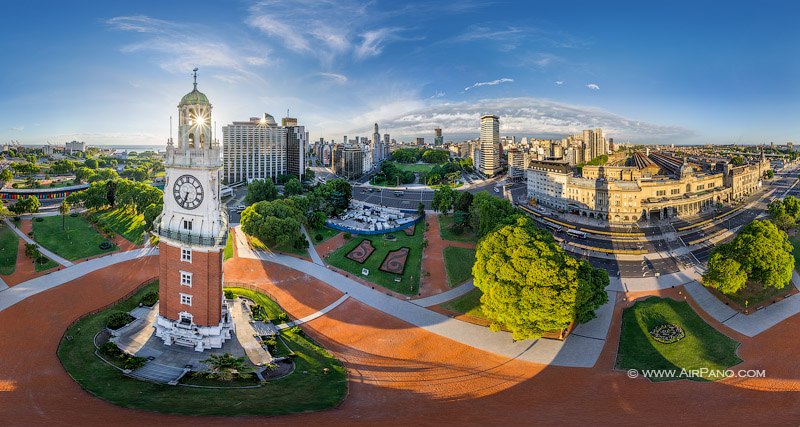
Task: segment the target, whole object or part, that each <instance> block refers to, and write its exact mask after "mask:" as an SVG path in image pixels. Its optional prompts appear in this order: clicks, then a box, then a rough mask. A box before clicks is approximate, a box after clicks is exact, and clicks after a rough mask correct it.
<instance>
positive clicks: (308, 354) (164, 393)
mask: <svg viewBox="0 0 800 427" xmlns="http://www.w3.org/2000/svg"><path fill="white" fill-rule="evenodd" d="M157 288H158V284H157V283H153V284H150V285H146V286H144V287H143V288H142V289H141V290H139V291H138V292H137V293H136V294H135V295H134V296H133V297H131V298H130V299H128V300H125V301H122V302H120V303H118V304H117V305H116V306H114V307H111V308H109V309H106V310H103V311H101V312H99V313H97V314H93V315H90V316H87V317H84V318H83V319H81V320H80V321H78V322H77V323H75V324H74V325H72V326H71V327H70V328H69V329H67V331H66V333H65V336H66V335H68V336H71V337H72V340H70V341H68V340H66V339H62V340H61V343H60V345H59V347H58V357H59V360H60V361H61V363H62V365H63V366H64V368H65V369H66V370H67V372H69V373H70V375H71V376H72V377H73V378H74V379H75V380H76V381H77V382H78V383H79V384H80V386H81V387H83V388H84V389H85V390H87V391H88V392H89V393H92V394H93V395H95V396H97V397H99V398H101V399H103V400H106V401H108V402H111V403H113V404H116V405H119V406H123V407H127V408H133V409H138V410H144V411H155V412H163V413H171V414H180V415H192V416H275V415H283V414H290V413H297V412H307V411H319V410H323V409H328V408H333V407H335V406H337V405H339V403H341V402H342V400H343V399H344V398H345V397H346V395H347V373H346V371H345V369H344V367H343V366H342V364H341V362H339V361H338V360H336V358H334V357H333V356H331V355H330V354H329V353H328V352H327V351H325V349H323V348H321V347H319V346H318V345H316V344H315V343H314V342H313V341H312V340H310V339H308V338H305V337H303V336H301V335H298V334H294V333H291V332H289V333H285V334H283V338H284V340H285V341H286V343H287V344H288V345H289V346H290V347H291V348H292V350H294V352H295V353H297V356H296V357H295V359H294V361H295V364H296V369H295V371H294V373H292V374H291V375H289V376H287V377H285V378H282V379H279V380H275V381H270V382H268V383H267V384H265V385H264V386H263V387H260V388H253V389H202V388H194V387H182V386H169V385H160V384H151V383H148V382H144V381H138V380H135V379H132V378H128V377H126V376H124V375H122V373H121V372H120V371H119V370H117V369H115V368H113V367H111V366H109V365H107V364H105V363H104V362H103V361H101V360H100V359H99V358H97V357H96V356H95V355H94V349H95V348H94V344H93V342H92V341H93V337H94V335H95V334H96V333H97V332H98V331H100V330H101V329H103V328H104V326H105V321H106V319H107V317H108V316H109V315H110V313H111V312H113V311H117V310H121V311H129V310H131V309H133V308H134V307H136V306H137V305H138V302H139V300H140V299H141V297H142V296H143V295H144V294H145V293H147V292H149V291H151V290H155V289H157ZM324 368H328V369H329V370H330V372H329V373H328V374H327V375H326V374H325V373H324V372H323V369H324ZM198 423H199V424H203V421H202V420H198Z"/></svg>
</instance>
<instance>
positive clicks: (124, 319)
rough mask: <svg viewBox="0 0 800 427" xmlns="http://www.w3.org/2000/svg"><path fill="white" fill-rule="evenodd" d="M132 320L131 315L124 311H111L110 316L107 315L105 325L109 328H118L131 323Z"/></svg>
mask: <svg viewBox="0 0 800 427" xmlns="http://www.w3.org/2000/svg"><path fill="white" fill-rule="evenodd" d="M133 320H134V318H133V316H131V315H130V314H128V313H126V312H124V311H118V312H116V313H112V314H111V316H108V320H106V327H107V328H109V329H119V328H121V327H123V326H125V325H127V324H128V323H131V322H132V321H133Z"/></svg>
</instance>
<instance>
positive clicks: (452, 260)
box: [444, 246, 475, 287]
mask: <svg viewBox="0 0 800 427" xmlns="http://www.w3.org/2000/svg"><path fill="white" fill-rule="evenodd" d="M473 264H475V249H469V248H457V247H455V246H448V247H446V248H444V267H445V269H446V270H447V284H448V285H450V287H453V286H457V285H460V284H462V283H464V282H466V281H467V280H469V279H470V278H472V265H473Z"/></svg>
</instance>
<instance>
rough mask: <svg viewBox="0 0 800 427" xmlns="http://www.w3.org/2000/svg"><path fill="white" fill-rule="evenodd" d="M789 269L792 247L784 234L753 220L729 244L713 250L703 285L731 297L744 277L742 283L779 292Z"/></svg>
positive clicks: (766, 223)
mask: <svg viewBox="0 0 800 427" xmlns="http://www.w3.org/2000/svg"><path fill="white" fill-rule="evenodd" d="M793 268H794V256H793V255H792V245H791V243H789V239H788V237H787V236H786V233H785V232H783V231H781V230H780V229H778V227H777V226H775V224H773V223H772V222H770V221H760V220H756V221H753V222H751V223H750V224H747V225H746V226H745V227H744V228H742V229H741V231H739V234H737V235H736V237H735V238H734V239H733V240H732V241H731V242H730V243H726V244H723V245H719V246H717V247H716V249H714V252H713V253H712V254H711V257H710V258H709V263H708V270H707V271H706V273H705V274H704V275H703V283H704V284H705V285H706V286H710V287H714V288H717V289H719V291H720V292H723V293H726V294H732V293H736V292H737V291H738V290H740V289H741V288H742V287H744V284H745V283H743V282H742V279H743V276H744V282H748V281H750V282H754V283H758V284H760V285H761V286H763V287H764V288H768V287H772V288H776V289H783V288H784V287H785V286H786V285H787V284H788V283H789V282H790V281H791V279H792V269H793Z"/></svg>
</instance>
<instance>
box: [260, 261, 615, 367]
mask: <svg viewBox="0 0 800 427" xmlns="http://www.w3.org/2000/svg"><path fill="white" fill-rule="evenodd" d="M257 256H258V258H259V259H262V260H264V261H270V262H274V263H278V264H281V265H284V266H287V267H290V268H293V269H295V270H299V271H302V272H305V273H306V274H309V275H311V276H313V277H315V278H317V279H319V280H322V281H323V282H325V283H327V284H328V285H330V286H332V287H334V288H336V289H338V290H339V291H340V292H343V293H347V294H348V295H350V296H352V297H353V298H355V299H357V300H359V301H361V302H362V303H364V304H366V305H368V306H370V307H373V308H376V309H378V310H380V311H382V312H384V313H386V314H389V315H391V316H394V317H396V318H398V319H400V320H403V321H406V322H408V323H410V324H412V325H414V326H417V327H420V328H422V329H425V330H427V331H429V332H432V333H435V334H437V335H440V336H443V337H446V338H450V339H452V340H454V341H458V342H460V343H463V344H465V345H468V346H471V347H474V348H478V349H481V350H484V351H488V352H491V353H495V354H500V355H503V356H506V357H509V358H517V359H520V360H525V361H528V362H533V363H540V364H551V365H557V366H572V367H592V366H594V364H595V363H596V362H597V359H598V358H599V356H600V353H601V352H602V350H603V346H604V345H605V339H604V338H596V337H589V336H580V335H570V336H569V337H568V338H567V340H566V341H556V340H545V339H540V340H535V341H531V340H525V341H514V340H512V339H511V336H510V334H508V333H504V332H498V333H494V332H491V331H490V330H489V329H487V328H486V327H483V326H478V325H473V324H471V323H466V322H462V321H459V320H456V319H452V318H450V317H448V316H445V315H443V314H440V313H436V312H434V311H431V310H428V309H426V308H423V307H421V306H419V305H417V304H414V303H412V302H409V301H403V300H399V299H397V298H394V297H392V296H389V295H386V294H385V293H383V292H381V291H379V290H374V289H371V288H368V287H366V286H363V285H361V284H359V283H357V282H355V281H353V280H351V279H349V278H346V277H344V276H342V275H341V274H339V273H336V272H333V271H331V270H329V269H327V268H325V267H322V266H320V265H317V264H314V263H312V262H308V261H305V260H301V259H298V258H293V257H290V256H286V255H280V254H269V253H263V252H259V253H257ZM613 301H614V300H613V299H612V303H611V304H607V305H609V306H610V307H609V308H610V309H611V310H612V311H613ZM609 308H606V307H605V306H604V307H602V308H601V310H608V309H609ZM604 319H606V316H599V317H598V318H597V319H594V320H592V322H598V325H591V326H587V328H591V329H592V330H596V331H602V330H605V331H606V333H607V331H608V327H607V325H605V320H604ZM592 322H590V323H592Z"/></svg>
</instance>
